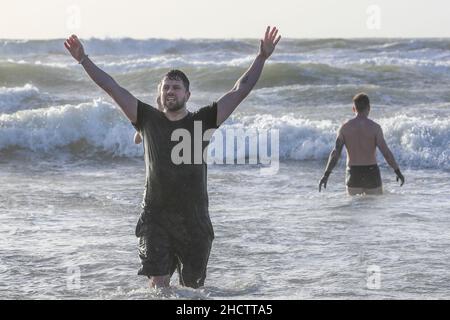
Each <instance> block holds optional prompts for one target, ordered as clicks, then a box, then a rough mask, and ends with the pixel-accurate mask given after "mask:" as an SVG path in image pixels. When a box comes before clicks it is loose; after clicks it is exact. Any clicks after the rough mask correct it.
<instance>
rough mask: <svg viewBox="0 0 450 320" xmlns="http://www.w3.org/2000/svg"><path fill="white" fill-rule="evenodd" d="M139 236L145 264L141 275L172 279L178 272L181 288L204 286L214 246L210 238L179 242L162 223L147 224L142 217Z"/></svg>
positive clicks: (139, 223) (140, 254)
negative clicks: (170, 277)
mask: <svg viewBox="0 0 450 320" xmlns="http://www.w3.org/2000/svg"><path fill="white" fill-rule="evenodd" d="M136 236H137V237H138V238H139V258H140V260H141V264H142V266H141V268H140V269H139V271H138V275H144V276H147V277H151V276H164V275H170V276H172V274H173V273H174V272H175V270H177V271H178V275H179V279H180V284H181V285H183V286H187V287H192V288H198V287H201V286H203V285H204V282H205V278H206V266H207V264H208V259H209V254H210V251H211V245H212V239H211V238H210V237H208V236H198V235H197V236H196V237H190V238H188V239H180V238H179V237H177V236H174V235H173V234H171V232H170V231H169V230H168V228H167V227H164V226H162V225H161V224H158V223H156V222H154V221H151V223H149V221H145V222H144V221H143V219H142V215H141V218H140V219H139V221H138V224H137V226H136Z"/></svg>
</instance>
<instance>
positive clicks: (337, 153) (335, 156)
mask: <svg viewBox="0 0 450 320" xmlns="http://www.w3.org/2000/svg"><path fill="white" fill-rule="evenodd" d="M344 145H345V143H344V140H343V138H342V135H341V134H339V135H338V137H337V138H336V143H335V146H334V149H333V150H332V151H331V153H330V156H329V157H328V164H327V167H326V169H325V173H324V175H323V177H322V178H321V179H320V181H319V192H320V191H321V190H322V185H323V187H324V188H325V189H326V188H327V182H328V177H329V176H330V174H331V172H332V171H333V169H334V167H335V166H336V164H337V163H338V161H339V158H340V157H341V153H342V149H343V148H344Z"/></svg>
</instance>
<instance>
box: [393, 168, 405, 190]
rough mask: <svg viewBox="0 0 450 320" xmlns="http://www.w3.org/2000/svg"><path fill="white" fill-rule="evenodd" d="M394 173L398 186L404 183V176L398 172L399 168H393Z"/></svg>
mask: <svg viewBox="0 0 450 320" xmlns="http://www.w3.org/2000/svg"><path fill="white" fill-rule="evenodd" d="M395 174H396V175H397V179H396V180H397V182H398V180H400V187H401V186H402V185H403V184H404V183H405V177H404V176H403V175H402V173H401V172H400V169H397V170H395Z"/></svg>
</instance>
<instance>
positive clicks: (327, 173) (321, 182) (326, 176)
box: [319, 171, 331, 192]
mask: <svg viewBox="0 0 450 320" xmlns="http://www.w3.org/2000/svg"><path fill="white" fill-rule="evenodd" d="M330 173H331V172H329V171H325V174H324V175H323V177H322V179H320V181H319V192H320V191H322V185H323V188H324V189H326V188H327V182H328V177H329V176H330Z"/></svg>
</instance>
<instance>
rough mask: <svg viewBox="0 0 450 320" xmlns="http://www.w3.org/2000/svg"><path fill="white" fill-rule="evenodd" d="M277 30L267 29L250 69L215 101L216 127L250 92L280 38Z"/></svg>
mask: <svg viewBox="0 0 450 320" xmlns="http://www.w3.org/2000/svg"><path fill="white" fill-rule="evenodd" d="M277 34H278V29H277V28H275V27H274V28H272V30H270V27H267V30H266V34H265V37H264V40H261V43H260V46H259V54H258V56H257V57H256V59H255V61H253V63H252V65H251V66H250V68H249V69H248V70H247V71H246V72H245V73H244V74H243V75H242V76H241V77H240V78H239V80H238V81H237V82H236V84H235V85H234V87H233V89H231V90H230V91H229V92H227V93H226V94H225V95H223V96H222V97H221V98H220V99H219V100H218V101H217V126H219V125H221V124H222V123H223V122H224V121H225V120H226V119H227V118H228V117H229V116H230V115H231V114H232V113H233V111H234V110H235V109H236V108H237V106H238V105H239V104H240V103H241V102H242V100H244V99H245V97H247V95H248V94H249V93H250V91H252V89H253V87H254V86H255V84H256V82H257V81H258V79H259V77H260V76H261V72H262V69H263V67H264V63H265V62H266V60H267V59H268V58H269V57H270V55H271V54H272V52H273V51H274V49H275V46H276V45H277V43H278V41H280V39H281V36H278V38H277Z"/></svg>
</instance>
